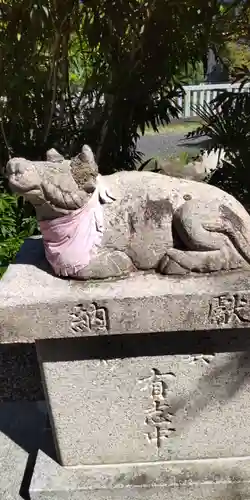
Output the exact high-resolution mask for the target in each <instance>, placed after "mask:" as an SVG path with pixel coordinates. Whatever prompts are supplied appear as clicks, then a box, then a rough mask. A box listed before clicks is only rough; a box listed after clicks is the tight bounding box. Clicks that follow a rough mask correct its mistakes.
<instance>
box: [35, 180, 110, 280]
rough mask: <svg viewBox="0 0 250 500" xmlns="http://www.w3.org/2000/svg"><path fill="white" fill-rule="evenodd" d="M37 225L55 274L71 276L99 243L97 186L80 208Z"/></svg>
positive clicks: (100, 222)
mask: <svg viewBox="0 0 250 500" xmlns="http://www.w3.org/2000/svg"><path fill="white" fill-rule="evenodd" d="M39 225H40V229H41V233H42V235H43V242H44V248H45V255H46V258H47V260H48V261H49V263H50V265H51V266H52V268H53V269H54V271H55V273H56V274H57V275H59V276H60V275H61V276H74V275H75V274H76V273H77V272H78V271H80V270H81V269H83V268H84V267H86V266H87V265H88V264H89V262H90V260H91V259H92V257H93V256H94V255H95V254H96V251H97V249H98V247H100V245H101V241H102V236H103V230H104V228H103V208H102V205H101V204H100V202H99V193H98V189H96V191H95V192H94V194H93V196H92V197H91V199H90V200H89V202H88V203H87V205H85V206H84V207H83V208H80V209H79V210H75V211H74V212H72V213H71V214H69V215H65V216H63V217H58V219H53V220H46V221H40V224H39Z"/></svg>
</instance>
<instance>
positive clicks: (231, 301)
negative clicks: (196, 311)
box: [208, 293, 250, 326]
mask: <svg viewBox="0 0 250 500" xmlns="http://www.w3.org/2000/svg"><path fill="white" fill-rule="evenodd" d="M208 321H209V322H210V323H212V324H216V325H221V326H226V325H230V324H234V323H236V324H241V323H250V296H248V295H247V294H244V293H235V294H234V295H228V294H226V295H220V296H219V297H214V298H213V299H212V300H211V302H210V304H209V313H208Z"/></svg>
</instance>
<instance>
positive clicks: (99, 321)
mask: <svg viewBox="0 0 250 500" xmlns="http://www.w3.org/2000/svg"><path fill="white" fill-rule="evenodd" d="M71 328H72V330H73V331H74V332H76V333H91V332H92V331H94V332H96V333H99V334H106V333H108V311H107V310H106V309H105V307H98V306H97V304H90V305H89V306H87V307H86V306H84V305H83V304H77V305H76V306H75V307H74V309H73V311H72V313H71Z"/></svg>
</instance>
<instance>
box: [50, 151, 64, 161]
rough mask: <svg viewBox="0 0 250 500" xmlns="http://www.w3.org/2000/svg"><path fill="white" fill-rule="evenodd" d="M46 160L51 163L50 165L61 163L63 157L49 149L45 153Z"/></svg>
mask: <svg viewBox="0 0 250 500" xmlns="http://www.w3.org/2000/svg"><path fill="white" fill-rule="evenodd" d="M46 160H47V161H51V162H52V163H61V162H63V160H64V157H63V156H62V155H60V153H58V151H57V150H56V149H54V148H51V149H49V150H48V151H47V153H46Z"/></svg>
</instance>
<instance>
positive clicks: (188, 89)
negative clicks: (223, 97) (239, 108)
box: [178, 83, 250, 118]
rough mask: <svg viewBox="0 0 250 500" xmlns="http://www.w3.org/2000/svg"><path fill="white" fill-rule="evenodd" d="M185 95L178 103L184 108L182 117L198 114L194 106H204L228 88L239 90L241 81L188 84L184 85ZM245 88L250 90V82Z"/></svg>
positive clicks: (231, 90) (232, 90)
mask: <svg viewBox="0 0 250 500" xmlns="http://www.w3.org/2000/svg"><path fill="white" fill-rule="evenodd" d="M183 88H184V90H185V96H184V97H179V98H178V104H179V106H181V108H182V110H183V111H182V114H181V115H180V118H191V117H192V116H194V117H195V116H196V113H195V111H194V110H193V109H192V107H193V106H194V107H196V106H202V105H204V104H205V103H208V104H209V103H210V102H211V101H212V100H213V99H214V98H215V97H216V96H217V95H218V94H220V93H221V92H224V91H225V90H228V91H230V92H239V89H240V83H234V84H231V83H217V84H203V83H201V84H200V85H186V86H184V87H183ZM244 89H248V90H250V83H248V84H246V85H245V86H244Z"/></svg>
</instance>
